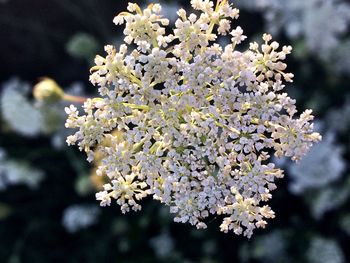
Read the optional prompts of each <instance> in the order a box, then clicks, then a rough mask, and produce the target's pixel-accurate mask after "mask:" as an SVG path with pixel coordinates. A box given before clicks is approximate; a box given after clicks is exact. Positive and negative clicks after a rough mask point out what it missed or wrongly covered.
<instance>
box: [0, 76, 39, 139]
mask: <svg viewBox="0 0 350 263" xmlns="http://www.w3.org/2000/svg"><path fill="white" fill-rule="evenodd" d="M28 91H29V85H28V84H25V83H23V82H20V81H19V80H17V79H13V80H10V81H8V82H7V83H5V84H4V85H3V90H2V92H1V98H0V107H1V116H2V118H3V120H4V121H5V122H6V123H7V124H8V125H9V126H10V128H11V129H13V130H14V131H15V132H18V133H20V134H22V135H25V136H35V135H37V134H39V133H40V132H41V131H42V129H43V126H44V118H43V116H42V114H41V112H40V111H39V110H38V109H37V108H35V107H34V106H33V105H32V104H31V103H30V102H29V101H28V99H27V97H26V95H27V94H28Z"/></svg>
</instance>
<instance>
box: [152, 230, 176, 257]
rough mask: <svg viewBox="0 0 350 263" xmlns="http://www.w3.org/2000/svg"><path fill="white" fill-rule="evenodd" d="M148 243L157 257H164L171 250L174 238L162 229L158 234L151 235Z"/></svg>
mask: <svg viewBox="0 0 350 263" xmlns="http://www.w3.org/2000/svg"><path fill="white" fill-rule="evenodd" d="M150 245H151V247H152V248H153V250H154V253H155V254H156V255H157V257H159V258H165V257H167V256H169V255H170V254H171V252H172V251H173V249H174V240H173V239H172V238H171V236H170V234H169V233H168V232H167V231H163V232H162V233H161V234H160V235H159V236H156V237H153V238H152V239H151V240H150Z"/></svg>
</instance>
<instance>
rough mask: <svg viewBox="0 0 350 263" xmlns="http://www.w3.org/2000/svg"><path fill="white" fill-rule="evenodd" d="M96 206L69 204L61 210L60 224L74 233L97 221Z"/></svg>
mask: <svg viewBox="0 0 350 263" xmlns="http://www.w3.org/2000/svg"><path fill="white" fill-rule="evenodd" d="M99 212H100V211H99V210H98V207H96V206H93V205H71V206H69V207H67V208H66V209H65V210H64V212H63V218H62V224H63V226H64V227H65V229H66V230H67V231H68V232H70V233H75V232H77V231H79V230H81V229H84V228H87V227H89V226H91V225H93V224H95V223H96V222H97V219H98V215H99Z"/></svg>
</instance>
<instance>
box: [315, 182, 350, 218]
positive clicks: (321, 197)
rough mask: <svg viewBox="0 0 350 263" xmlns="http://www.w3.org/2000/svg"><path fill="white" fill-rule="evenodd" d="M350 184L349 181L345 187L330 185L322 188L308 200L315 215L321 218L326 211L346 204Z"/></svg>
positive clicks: (349, 193)
mask: <svg viewBox="0 0 350 263" xmlns="http://www.w3.org/2000/svg"><path fill="white" fill-rule="evenodd" d="M349 186H350V185H349V183H348V184H346V186H345V187H340V188H339V187H328V188H325V189H320V190H319V191H318V192H317V193H316V194H315V196H313V197H312V198H311V200H308V203H309V204H310V206H311V213H312V215H313V217H314V218H316V219H321V218H322V216H323V215H324V213H326V212H328V211H331V210H333V209H336V208H338V207H339V206H341V205H342V204H344V203H345V202H346V201H347V199H348V197H349V195H350V187H349Z"/></svg>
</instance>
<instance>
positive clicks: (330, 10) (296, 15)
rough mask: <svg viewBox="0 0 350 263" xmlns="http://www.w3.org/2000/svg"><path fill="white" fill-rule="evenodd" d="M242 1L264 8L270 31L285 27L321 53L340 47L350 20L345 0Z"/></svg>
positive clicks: (328, 52)
mask: <svg viewBox="0 0 350 263" xmlns="http://www.w3.org/2000/svg"><path fill="white" fill-rule="evenodd" d="M239 4H240V6H241V7H242V8H247V9H250V10H257V11H262V12H263V14H264V17H265V20H266V22H267V27H268V30H269V32H272V33H278V32H279V31H281V30H282V29H284V30H285V32H286V33H287V35H288V36H289V37H291V38H300V37H301V38H303V39H304V40H305V43H306V47H307V48H308V50H309V51H311V52H313V53H315V54H318V55H320V56H321V57H324V56H325V55H328V54H330V51H333V50H336V49H337V47H338V45H339V44H340V39H341V37H342V36H343V35H344V34H345V33H346V31H347V28H348V25H349V24H350V4H349V3H347V2H346V1H342V0H307V1H304V0H293V1H285V0H245V1H239ZM330 21H332V22H330ZM342 55H345V56H346V55H347V54H346V53H342ZM327 57H328V56H327Z"/></svg>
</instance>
